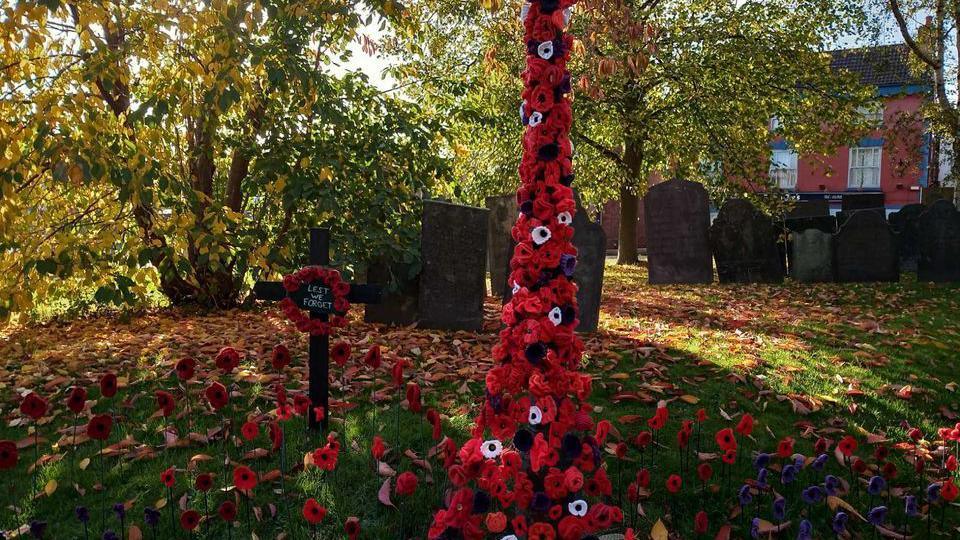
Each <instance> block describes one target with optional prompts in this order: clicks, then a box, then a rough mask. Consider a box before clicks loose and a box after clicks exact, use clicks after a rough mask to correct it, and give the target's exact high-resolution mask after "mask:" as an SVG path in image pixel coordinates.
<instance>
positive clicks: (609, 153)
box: [570, 131, 628, 169]
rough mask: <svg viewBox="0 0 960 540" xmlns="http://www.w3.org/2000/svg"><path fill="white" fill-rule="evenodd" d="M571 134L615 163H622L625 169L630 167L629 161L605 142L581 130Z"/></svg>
mask: <svg viewBox="0 0 960 540" xmlns="http://www.w3.org/2000/svg"><path fill="white" fill-rule="evenodd" d="M570 135H571V136H573V137H576V138H577V139H579V140H581V141H583V142H585V143H586V144H587V146H589V147H591V148H593V149H594V150H596V151H597V152H600V155H602V156H603V157H605V158H607V159H609V160H611V161H613V162H614V163H616V164H617V165H620V166H621V167H623V168H625V169H628V167H627V162H626V161H624V160H623V156H621V155H620V154H618V153H617V152H615V151H613V150H612V149H610V148H607V147H606V146H604V145H603V144H601V143H599V142H597V141H595V140H593V139H591V138H590V137H587V136H586V135H584V134H583V133H580V132H579V131H574V132H571V134H570Z"/></svg>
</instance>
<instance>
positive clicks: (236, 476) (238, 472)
mask: <svg viewBox="0 0 960 540" xmlns="http://www.w3.org/2000/svg"><path fill="white" fill-rule="evenodd" d="M233 484H234V485H235V486H237V489H243V490H248V491H249V490H251V489H253V488H255V487H257V475H256V473H254V472H253V470H251V469H250V467H247V466H246V465H240V466H239V467H237V468H236V469H234V470H233Z"/></svg>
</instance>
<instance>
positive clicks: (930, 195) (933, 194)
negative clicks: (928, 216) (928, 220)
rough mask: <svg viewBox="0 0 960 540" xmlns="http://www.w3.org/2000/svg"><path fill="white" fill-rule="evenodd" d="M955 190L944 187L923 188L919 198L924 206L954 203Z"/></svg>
mask: <svg viewBox="0 0 960 540" xmlns="http://www.w3.org/2000/svg"><path fill="white" fill-rule="evenodd" d="M955 192H956V188H953V187H944V186H932V187H925V188H923V192H922V195H921V198H922V199H923V201H922V202H923V205H924V206H933V203H935V202H937V201H941V200H945V201H947V202H949V203H952V202H953V201H954V194H955Z"/></svg>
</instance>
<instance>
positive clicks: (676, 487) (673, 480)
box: [667, 474, 683, 493]
mask: <svg viewBox="0 0 960 540" xmlns="http://www.w3.org/2000/svg"><path fill="white" fill-rule="evenodd" d="M682 486H683V480H682V479H681V478H680V477H679V476H678V475H676V474H671V475H670V477H669V478H667V491H669V492H670V493H676V492H678V491H680V488H681V487H682Z"/></svg>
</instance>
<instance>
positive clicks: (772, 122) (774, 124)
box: [770, 116, 780, 131]
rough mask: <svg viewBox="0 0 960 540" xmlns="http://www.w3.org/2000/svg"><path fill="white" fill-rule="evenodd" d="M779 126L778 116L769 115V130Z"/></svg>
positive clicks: (774, 129)
mask: <svg viewBox="0 0 960 540" xmlns="http://www.w3.org/2000/svg"><path fill="white" fill-rule="evenodd" d="M779 127H780V118H779V117H777V116H771V117H770V131H776V130H777V128H779Z"/></svg>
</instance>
